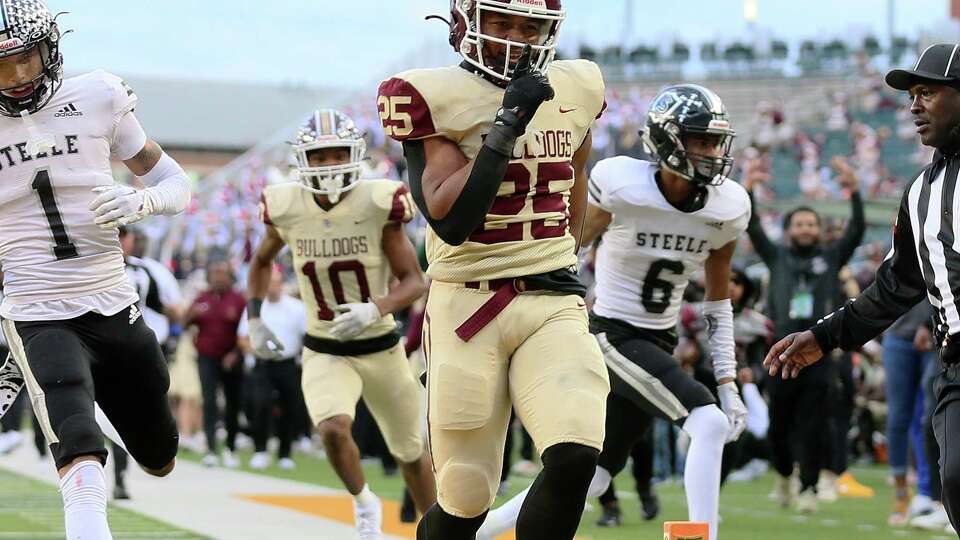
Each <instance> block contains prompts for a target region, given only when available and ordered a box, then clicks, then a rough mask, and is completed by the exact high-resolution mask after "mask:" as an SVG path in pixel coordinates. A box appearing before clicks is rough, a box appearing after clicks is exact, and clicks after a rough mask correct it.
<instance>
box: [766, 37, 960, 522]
mask: <svg viewBox="0 0 960 540" xmlns="http://www.w3.org/2000/svg"><path fill="white" fill-rule="evenodd" d="M886 82H887V84H888V85H889V86H891V87H893V88H895V89H897V90H903V91H907V92H909V93H910V100H911V105H910V112H911V114H913V118H914V122H915V124H916V126H917V133H918V134H919V135H920V142H922V143H923V144H924V145H927V146H932V147H934V148H936V150H937V151H936V153H935V154H934V156H933V161H932V162H931V163H930V164H929V165H928V166H927V167H925V168H924V169H923V171H922V172H921V173H920V174H919V175H918V176H917V178H916V179H914V180H913V182H911V183H910V184H909V185H908V186H907V188H906V190H905V191H904V193H903V197H902V199H901V201H900V211H899V214H898V215H897V222H896V225H895V226H894V233H893V249H892V250H891V251H890V254H889V255H888V256H887V258H886V260H884V261H883V264H881V265H880V268H879V269H877V275H876V280H875V281H874V283H873V285H871V286H870V287H868V288H867V289H866V290H865V291H863V293H862V294H860V296H858V297H857V298H856V299H854V300H852V301H850V302H848V303H847V304H846V305H845V306H844V307H842V308H841V309H839V310H838V311H836V312H834V313H833V314H832V315H830V316H828V317H826V318H825V319H823V320H822V321H820V322H819V323H818V324H817V325H815V326H813V327H812V328H811V329H809V330H806V331H803V332H798V333H794V334H790V335H789V336H787V337H785V338H783V339H782V340H780V341H779V342H777V343H776V344H775V345H774V346H773V348H772V349H771V350H770V352H769V353H767V357H766V358H765V359H764V365H765V366H767V367H768V368H769V369H770V374H771V375H776V374H777V372H778V371H779V372H780V374H781V376H782V377H784V378H788V377H795V376H796V375H797V373H798V372H799V371H800V370H801V369H802V368H804V367H806V366H809V365H811V364H813V363H814V362H816V361H817V360H819V359H820V358H821V357H822V356H823V355H824V354H825V353H827V352H829V351H832V350H833V349H835V348H841V349H843V350H847V351H849V350H855V349H857V348H859V347H860V346H861V345H863V344H864V343H866V342H867V341H869V340H871V339H873V338H874V337H876V336H878V335H879V334H881V333H882V332H883V331H884V330H886V328H887V327H888V326H890V324H891V323H893V322H894V321H895V320H897V319H898V318H899V317H900V316H901V315H903V314H904V313H906V312H907V311H909V310H910V308H911V307H913V306H914V305H915V304H917V303H918V302H920V301H921V300H922V299H923V298H924V296H926V297H928V298H929V299H930V303H931V304H933V307H934V308H935V311H936V315H935V317H934V335H935V337H936V342H937V343H938V344H939V346H940V362H941V368H942V369H941V370H940V373H939V374H938V375H937V378H936V380H935V381H934V388H935V392H936V396H937V408H936V411H935V412H934V414H933V428H934V433H935V435H936V438H937V444H939V446H940V452H941V472H940V475H941V479H942V481H943V504H944V507H945V508H946V510H947V515H948V516H950V522H951V523H952V524H953V525H954V527H957V526H958V525H960V448H958V446H957V444H956V440H954V441H953V443H954V444H949V445H948V444H947V435H948V434H950V435H952V436H953V438H954V439H956V433H958V430H960V300H958V299H960V215H955V208H956V204H957V202H960V201H957V197H956V192H957V187H958V186H957V176H958V173H960V152H958V151H960V44H954V43H940V44H937V45H931V46H930V47H928V48H927V49H926V50H925V51H923V54H921V55H920V59H919V60H917V64H916V65H915V66H914V67H913V69H895V70H892V71H890V72H889V73H887V76H886Z"/></svg>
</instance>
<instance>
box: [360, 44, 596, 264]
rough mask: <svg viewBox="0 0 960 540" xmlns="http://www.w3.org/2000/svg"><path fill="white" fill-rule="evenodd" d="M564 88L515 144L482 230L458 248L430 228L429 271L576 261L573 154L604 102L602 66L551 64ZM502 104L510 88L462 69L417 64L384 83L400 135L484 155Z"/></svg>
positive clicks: (383, 104) (391, 130)
mask: <svg viewBox="0 0 960 540" xmlns="http://www.w3.org/2000/svg"><path fill="white" fill-rule="evenodd" d="M547 75H548V77H549V79H550V84H551V85H552V86H553V89H554V91H555V93H556V97H554V99H553V100H551V101H547V102H544V103H543V104H542V105H541V106H540V108H539V109H538V110H537V113H536V115H534V117H533V119H532V120H531V122H530V124H529V125H528V127H527V133H526V135H525V136H522V137H520V138H519V139H518V140H517V145H516V147H515V148H514V152H513V158H512V160H511V161H510V164H509V165H508V166H507V171H506V174H505V175H504V178H503V183H502V184H501V185H500V189H499V191H498V192H497V198H496V199H495V200H494V203H493V207H492V208H491V209H490V212H489V213H488V214H487V217H486V221H485V223H484V225H483V226H482V228H480V229H478V230H477V231H475V232H474V233H473V235H471V236H470V238H469V239H468V240H467V241H466V242H465V243H463V244H462V245H460V246H451V245H449V244H447V243H445V242H444V241H443V240H441V239H440V238H439V237H438V236H437V235H436V234H435V233H434V232H433V230H432V229H429V228H428V230H427V259H428V260H429V261H430V268H429V269H428V270H427V275H429V276H430V277H431V278H433V279H437V280H440V281H451V282H465V281H479V280H488V279H499V278H508V277H518V276H524V275H530V274H539V273H543V272H549V271H552V270H556V269H559V268H564V267H568V266H572V265H575V264H576V262H577V258H576V255H575V254H574V249H575V247H576V243H575V240H574V238H573V236H572V235H571V234H570V231H569V227H568V225H569V220H570V211H569V198H570V188H571V187H573V183H574V171H573V165H572V158H573V154H574V152H576V151H577V149H578V148H580V145H581V143H583V140H584V138H585V137H586V136H587V133H588V132H589V130H590V127H591V126H592V125H593V122H594V120H595V119H596V118H598V117H599V116H600V114H601V113H602V111H603V108H604V106H605V102H604V99H603V92H604V85H603V77H602V75H601V74H600V69H599V68H598V67H597V66H596V64H594V63H593V62H589V61H586V60H563V61H556V62H552V63H551V64H550V67H549V68H548V70H547ZM502 100H503V88H500V87H499V86H496V85H494V84H492V83H491V82H489V81H487V80H486V79H484V78H483V77H481V76H479V75H476V74H474V73H473V72H470V71H468V70H466V69H464V68H462V67H460V66H451V67H446V68H438V69H416V70H412V71H407V72H404V73H401V74H399V75H397V76H395V77H393V78H391V79H387V80H386V81H384V82H383V83H381V85H380V92H379V96H378V98H377V105H378V107H379V110H380V120H381V123H382V124H383V128H384V131H385V132H386V134H387V135H389V136H390V137H392V138H394V139H396V140H398V141H407V140H417V139H426V138H429V137H437V136H443V137H446V138H448V139H450V140H451V141H453V142H455V143H457V145H458V146H459V147H460V150H462V151H463V153H464V155H465V156H466V157H467V158H468V159H473V158H474V157H476V155H477V153H478V152H479V151H480V146H481V144H482V143H483V137H484V136H485V135H486V134H487V133H488V132H489V131H490V128H491V127H492V125H493V120H494V117H495V116H496V113H497V109H499V108H500V103H501V101H502Z"/></svg>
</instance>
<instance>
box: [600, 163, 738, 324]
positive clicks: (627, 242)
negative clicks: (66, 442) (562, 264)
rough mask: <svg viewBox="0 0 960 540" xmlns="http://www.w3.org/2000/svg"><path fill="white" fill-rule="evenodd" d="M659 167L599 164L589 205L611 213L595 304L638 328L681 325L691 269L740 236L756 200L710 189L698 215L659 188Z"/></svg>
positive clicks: (729, 189)
mask: <svg viewBox="0 0 960 540" xmlns="http://www.w3.org/2000/svg"><path fill="white" fill-rule="evenodd" d="M656 172H657V164H656V163H651V162H649V161H642V160H638V159H633V158H629V157H625V156H618V157H614V158H610V159H605V160H603V161H600V162H599V163H597V165H596V166H595V167H594V168H593V171H592V173H591V175H590V184H589V200H590V204H593V205H595V206H599V207H600V208H602V209H604V210H606V211H608V212H610V213H611V214H613V220H612V221H611V223H610V226H609V227H608V228H607V230H606V232H604V233H603V241H602V242H601V243H600V247H599V248H598V251H597V261H596V272H595V273H596V297H597V298H596V302H595V303H594V307H593V310H594V312H595V313H596V314H597V315H600V316H601V317H609V318H612V319H618V320H621V321H624V322H627V323H630V324H632V325H634V326H637V327H639V328H647V329H651V330H664V329H669V328H673V327H675V326H676V324H677V317H678V316H679V314H680V304H681V300H682V297H683V291H684V289H685V288H686V287H687V283H688V281H689V279H690V274H691V273H693V271H694V270H697V269H699V268H702V267H703V263H704V261H706V259H707V256H709V255H710V251H712V250H715V249H719V248H721V247H723V246H724V245H726V244H728V243H730V242H731V241H733V240H736V239H737V238H738V237H739V236H740V235H741V234H742V233H743V232H744V231H745V230H746V228H747V222H748V221H750V200H749V199H748V198H747V192H746V190H744V189H743V188H742V187H741V186H740V184H737V183H736V182H733V181H732V180H726V181H724V182H723V183H721V184H720V185H719V186H708V187H707V192H708V194H707V199H706V203H705V205H704V207H703V208H701V209H700V210H697V211H696V212H682V211H680V210H677V209H676V208H675V207H674V206H672V205H671V204H670V203H669V202H667V200H666V198H665V197H664V196H663V193H662V192H661V191H660V188H659V187H658V186H657V181H656V177H655V173H656Z"/></svg>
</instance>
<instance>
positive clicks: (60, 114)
mask: <svg viewBox="0 0 960 540" xmlns="http://www.w3.org/2000/svg"><path fill="white" fill-rule="evenodd" d="M68 116H83V112H81V111H80V109H78V108H77V106H76V105H74V104H73V103H70V104H68V105H67V106H66V107H64V108H62V109H60V110H59V111H57V113H56V114H54V115H53V117H54V118H65V117H68Z"/></svg>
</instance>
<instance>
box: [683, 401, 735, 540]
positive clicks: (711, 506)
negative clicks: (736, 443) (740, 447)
mask: <svg viewBox="0 0 960 540" xmlns="http://www.w3.org/2000/svg"><path fill="white" fill-rule="evenodd" d="M729 426H730V422H729V420H727V415H725V414H723V411H721V410H720V408H719V407H717V406H716V405H706V406H703V407H697V408H696V409H694V410H692V411H690V416H688V417H687V420H686V421H685V422H684V423H683V431H685V432H686V433H687V435H689V436H690V448H689V450H688V451H687V462H686V469H685V470H684V471H683V487H684V490H685V491H686V493H687V512H688V514H689V518H690V521H699V522H705V523H709V524H710V540H716V538H717V514H718V512H719V507H720V465H721V463H722V461H723V445H724V443H725V442H726V437H727V430H728V429H729Z"/></svg>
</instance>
